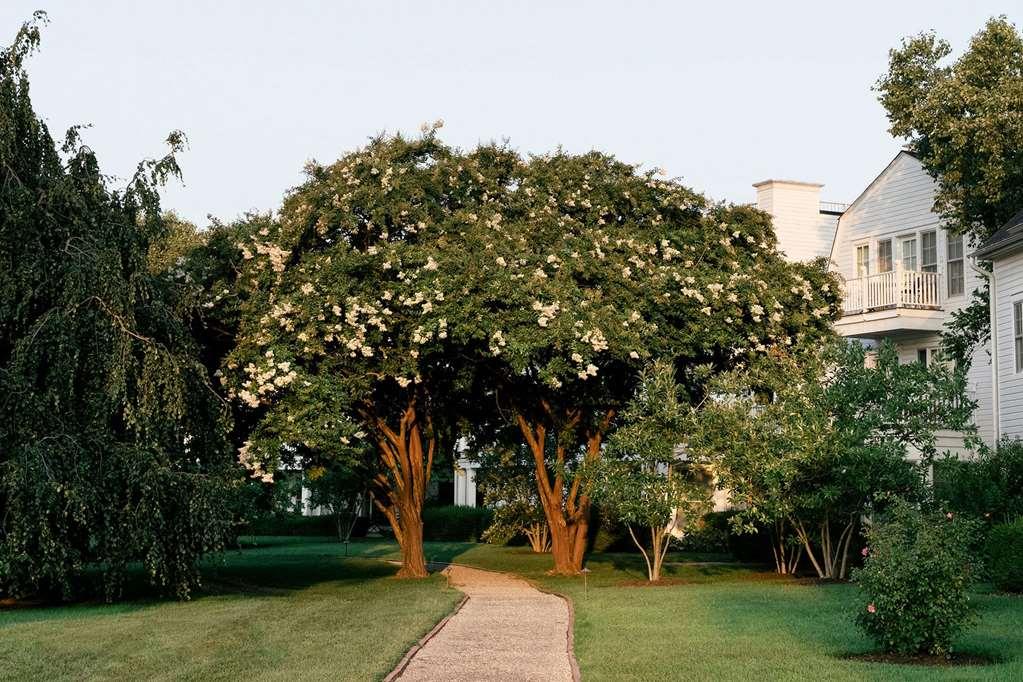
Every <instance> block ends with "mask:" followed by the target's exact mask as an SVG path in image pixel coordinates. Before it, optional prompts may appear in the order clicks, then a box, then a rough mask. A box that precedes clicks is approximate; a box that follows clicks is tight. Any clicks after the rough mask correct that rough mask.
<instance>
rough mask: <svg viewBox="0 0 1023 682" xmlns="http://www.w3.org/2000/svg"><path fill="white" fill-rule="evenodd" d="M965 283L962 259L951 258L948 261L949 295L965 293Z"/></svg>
mask: <svg viewBox="0 0 1023 682" xmlns="http://www.w3.org/2000/svg"><path fill="white" fill-rule="evenodd" d="M965 285H966V281H965V278H964V276H963V261H962V259H959V260H950V261H949V262H948V295H949V296H959V295H960V294H962V293H963V290H964V289H965Z"/></svg>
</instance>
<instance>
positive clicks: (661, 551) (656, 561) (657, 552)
mask: <svg viewBox="0 0 1023 682" xmlns="http://www.w3.org/2000/svg"><path fill="white" fill-rule="evenodd" d="M628 528H629V535H630V536H631V537H632V541H633V543H635V545H636V546H637V547H639V551H640V552H641V553H642V554H643V560H644V561H646V574H647V578H648V579H649V580H650V582H657V581H658V580H660V579H661V569H662V568H663V566H664V557H665V556H667V554H668V545H669V544H670V542H671V534H670V533H669V532H668V528H667V526H651V527H650V550H649V551H647V548H646V546H645V545H644V544H643V543H642V542H640V541H639V538H638V537H636V533H635V531H633V530H632V526H631V525H630V526H628Z"/></svg>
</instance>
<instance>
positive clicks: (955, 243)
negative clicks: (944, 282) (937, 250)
mask: <svg viewBox="0 0 1023 682" xmlns="http://www.w3.org/2000/svg"><path fill="white" fill-rule="evenodd" d="M962 257H963V236H962V235H959V236H958V237H953V236H952V235H949V236H948V259H949V260H959V259H961V258H962Z"/></svg>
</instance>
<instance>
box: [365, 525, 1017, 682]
mask: <svg viewBox="0 0 1023 682" xmlns="http://www.w3.org/2000/svg"><path fill="white" fill-rule="evenodd" d="M389 549H390V548H389V547H387V546H386V545H381V544H367V545H362V546H360V551H362V552H366V553H367V554H369V555H373V556H386V555H387V552H388V551H389ZM427 555H428V556H431V557H432V558H433V559H434V560H437V561H443V560H446V561H456V562H458V563H463V564H466V565H471V566H477V567H480V568H489V569H492V570H501V571H510V572H514V573H518V574H520V575H522V576H524V577H526V578H527V579H529V580H531V581H533V582H534V583H536V584H537V585H538V586H539V587H541V588H544V589H547V590H551V591H556V592H559V593H561V594H564V595H566V596H568V597H569V598H570V599H571V600H572V602H573V605H574V607H575V616H576V624H575V653H576V658H577V659H578V661H579V667H580V669H581V671H582V674H583V678H584V679H586V680H665V679H674V680H707V679H715V680H755V681H756V682H765V681H766V680H815V679H821V680H1023V598H1019V597H1013V596H1005V595H994V594H988V593H983V592H981V593H978V594H977V595H976V597H975V603H976V605H977V607H978V610H979V614H980V621H979V623H978V624H977V626H976V627H974V628H971V629H970V630H969V631H968V632H967V633H966V634H965V635H964V636H963V637H962V639H961V641H960V642H958V644H957V650H960V651H963V652H968V653H972V654H979V655H985V656H990V657H994V658H996V659H998V661H999V662H998V663H996V664H994V665H988V666H978V667H954V668H922V667H917V666H905V665H883V664H878V663H866V662H859V661H849V660H843V658H842V657H843V656H844V655H847V654H857V653H865V652H869V651H871V650H872V649H873V644H872V643H871V641H870V640H869V639H867V638H866V637H865V636H864V635H863V634H862V633H861V632H860V631H859V630H858V629H857V628H856V627H855V625H854V624H853V622H852V613H853V611H854V610H855V609H856V608H859V607H860V604H859V603H858V600H857V591H856V588H855V587H853V586H851V585H847V584H830V585H818V584H812V583H798V582H792V581H787V580H781V579H778V578H775V577H774V576H773V575H772V574H769V573H763V572H761V570H758V569H756V568H753V567H745V566H734V565H733V566H727V565H725V566H722V565H694V564H675V565H672V566H669V567H668V568H669V570H668V571H667V580H668V581H669V583H670V584H668V585H666V586H647V585H644V584H643V581H644V579H645V577H646V575H645V571H644V567H643V564H642V560H641V559H640V558H639V557H637V556H634V555H627V554H604V555H596V556H593V557H591V558H590V560H589V562H588V567H589V568H590V570H591V572H590V573H589V574H588V575H587V578H586V585H585V586H584V584H583V580H582V579H581V578H555V577H551V576H548V575H546V571H547V569H548V568H549V567H550V558H549V557H547V556H538V555H535V554H532V553H531V552H529V551H528V550H527V549H525V548H499V547H492V546H489V545H472V544H459V543H428V546H427ZM673 558H674V559H675V560H679V559H692V558H694V557H692V556H685V557H680V556H678V555H675V556H674V557H673ZM695 558H697V559H702V558H704V557H695Z"/></svg>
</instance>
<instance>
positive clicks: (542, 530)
mask: <svg viewBox="0 0 1023 682" xmlns="http://www.w3.org/2000/svg"><path fill="white" fill-rule="evenodd" d="M523 533H525V535H526V539H527V540H529V547H530V548H531V549H532V550H533V552H535V553H536V554H544V553H545V552H549V551H550V549H551V532H550V529H549V528H548V527H547V523H546V522H545V521H544V522H540V523H533V524H530V525H529V526H527V527H526V528H525V530H523Z"/></svg>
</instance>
